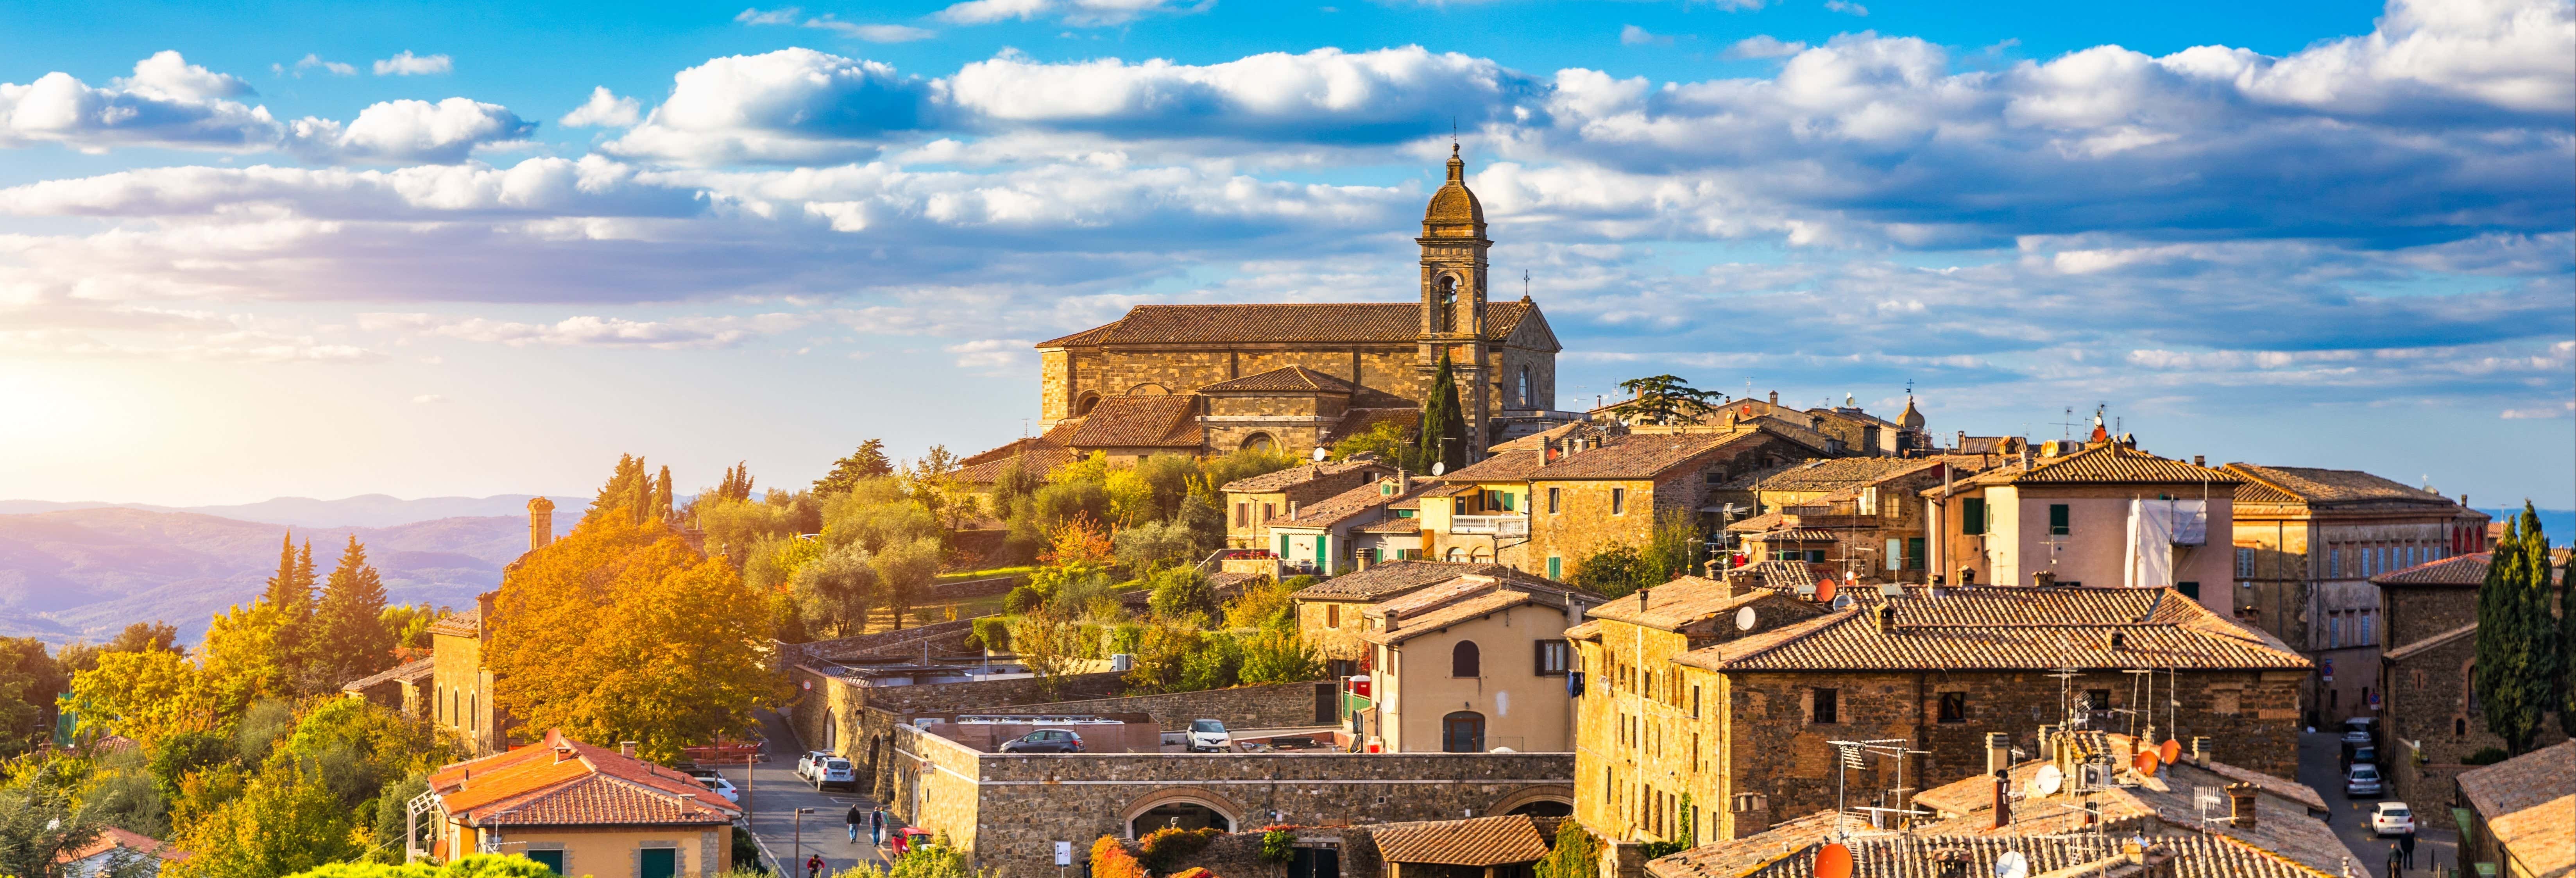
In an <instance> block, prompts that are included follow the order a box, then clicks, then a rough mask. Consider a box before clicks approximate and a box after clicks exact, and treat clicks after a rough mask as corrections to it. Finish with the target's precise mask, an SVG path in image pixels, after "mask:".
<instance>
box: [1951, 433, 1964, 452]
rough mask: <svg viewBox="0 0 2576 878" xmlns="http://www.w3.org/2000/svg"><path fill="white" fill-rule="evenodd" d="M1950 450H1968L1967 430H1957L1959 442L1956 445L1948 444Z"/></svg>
mask: <svg viewBox="0 0 2576 878" xmlns="http://www.w3.org/2000/svg"><path fill="white" fill-rule="evenodd" d="M1950 450H1952V451H1966V450H1968V431H1966V430H1961V431H1959V444H1957V445H1953V446H1950Z"/></svg>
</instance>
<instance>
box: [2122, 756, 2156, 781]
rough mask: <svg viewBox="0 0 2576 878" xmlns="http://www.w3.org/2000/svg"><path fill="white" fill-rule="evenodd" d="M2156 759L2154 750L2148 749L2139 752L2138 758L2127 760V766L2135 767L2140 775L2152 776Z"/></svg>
mask: <svg viewBox="0 0 2576 878" xmlns="http://www.w3.org/2000/svg"><path fill="white" fill-rule="evenodd" d="M2157 761H2158V760H2157V759H2156V751H2153V750H2148V751H2145V752H2142V753H2139V754H2138V758H2136V759H2131V760H2129V767H2131V768H2135V769H2137V770H2138V774H2140V775H2142V776H2145V777H2154V776H2156V764H2157Z"/></svg>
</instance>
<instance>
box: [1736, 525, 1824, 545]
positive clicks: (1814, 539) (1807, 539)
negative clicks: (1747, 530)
mask: <svg viewBox="0 0 2576 878" xmlns="http://www.w3.org/2000/svg"><path fill="white" fill-rule="evenodd" d="M1749 538H1750V539H1758V540H1761V541H1763V542H1766V543H1830V542H1835V541H1837V540H1840V539H1841V537H1837V536H1835V535H1834V532H1833V531H1829V530H1818V529H1816V528H1812V527H1803V528H1792V529H1789V530H1772V531H1763V532H1760V533H1756V534H1752V535H1750V537H1749Z"/></svg>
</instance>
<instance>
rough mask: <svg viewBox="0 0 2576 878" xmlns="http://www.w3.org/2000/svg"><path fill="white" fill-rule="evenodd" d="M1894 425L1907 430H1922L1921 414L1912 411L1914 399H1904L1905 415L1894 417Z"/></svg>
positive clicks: (1910, 397)
mask: <svg viewBox="0 0 2576 878" xmlns="http://www.w3.org/2000/svg"><path fill="white" fill-rule="evenodd" d="M1896 425H1897V426H1899V427H1904V428H1905V429H1908V430H1920V429H1923V413H1922V412H1919V411H1915V410H1914V397H1912V396H1907V397H1906V398H1905V413H1904V414H1902V415H1898V416H1896Z"/></svg>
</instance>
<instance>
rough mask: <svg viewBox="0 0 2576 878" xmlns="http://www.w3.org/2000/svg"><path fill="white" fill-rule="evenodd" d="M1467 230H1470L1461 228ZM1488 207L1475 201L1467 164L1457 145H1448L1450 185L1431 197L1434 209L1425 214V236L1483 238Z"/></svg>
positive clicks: (1423, 232)
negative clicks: (1462, 158) (1469, 182)
mask: <svg viewBox="0 0 2576 878" xmlns="http://www.w3.org/2000/svg"><path fill="white" fill-rule="evenodd" d="M1459 226H1467V227H1469V228H1464V229H1462V228H1458V227H1459ZM1484 234H1485V205H1483V204H1482V203H1479V202H1478V201H1476V193H1474V192H1471V191H1469V190H1468V189H1467V163H1466V162H1465V161H1463V160H1460V159H1459V158H1458V145H1457V144H1454V143H1453V144H1450V145H1449V182H1447V183H1443V184H1441V185H1440V191H1438V192H1434V193H1431V206H1430V207H1429V208H1428V209H1426V210H1424V211H1423V212H1422V236H1423V237H1426V238H1429V237H1460V236H1474V237H1483V236H1484Z"/></svg>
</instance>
